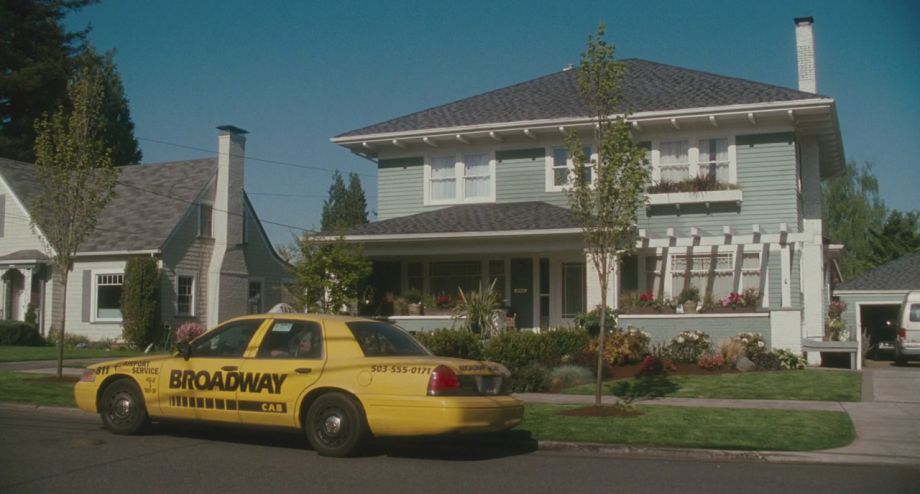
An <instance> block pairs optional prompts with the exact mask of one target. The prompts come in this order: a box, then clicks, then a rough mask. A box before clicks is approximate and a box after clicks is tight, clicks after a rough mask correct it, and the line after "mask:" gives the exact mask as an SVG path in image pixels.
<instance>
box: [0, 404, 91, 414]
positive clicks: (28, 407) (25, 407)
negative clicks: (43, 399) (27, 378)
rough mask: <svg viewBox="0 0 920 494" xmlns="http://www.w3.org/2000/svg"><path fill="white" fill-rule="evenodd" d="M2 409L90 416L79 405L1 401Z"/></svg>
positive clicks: (0, 408) (0, 407)
mask: <svg viewBox="0 0 920 494" xmlns="http://www.w3.org/2000/svg"><path fill="white" fill-rule="evenodd" d="M0 410H15V411H19V412H35V413H48V414H54V415H77V416H79V415H82V416H88V415H90V414H88V413H87V412H84V411H83V410H80V409H79V408H77V407H59V406H51V405H35V404H32V403H10V402H0Z"/></svg>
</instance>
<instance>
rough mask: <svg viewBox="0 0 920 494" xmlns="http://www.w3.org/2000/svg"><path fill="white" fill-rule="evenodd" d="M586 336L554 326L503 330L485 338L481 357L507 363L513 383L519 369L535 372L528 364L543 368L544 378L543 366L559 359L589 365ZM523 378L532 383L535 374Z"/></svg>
mask: <svg viewBox="0 0 920 494" xmlns="http://www.w3.org/2000/svg"><path fill="white" fill-rule="evenodd" d="M588 339H589V338H588V333H587V332H585V331H583V330H567V329H556V330H553V331H546V332H543V333H540V334H536V333H531V332H528V331H520V332H506V333H502V334H499V335H497V336H494V337H492V338H490V339H488V340H486V342H485V344H484V345H483V349H482V358H483V359H485V360H491V361H493V362H498V363H500V364H502V365H504V366H505V367H507V368H508V370H509V371H511V375H512V378H513V382H515V383H516V382H518V380H519V379H520V376H521V373H526V372H530V373H532V374H533V373H535V372H536V371H534V370H533V369H529V370H527V369H525V368H526V367H528V366H531V365H539V366H540V367H541V368H542V369H543V377H544V379H547V370H546V369H547V368H549V367H556V366H558V365H560V364H563V363H566V364H581V363H588V364H589V365H590V360H591V359H590V358H588V357H587V354H586V352H585V349H586V347H587V342H588ZM527 382H529V383H530V384H533V382H535V378H527ZM515 386H517V385H515ZM528 386H529V384H528Z"/></svg>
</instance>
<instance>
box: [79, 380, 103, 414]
mask: <svg viewBox="0 0 920 494" xmlns="http://www.w3.org/2000/svg"><path fill="white" fill-rule="evenodd" d="M96 389H97V386H96V383H95V382H86V381H79V382H77V384H76V385H75V386H74V387H73V397H74V400H75V401H76V402H77V407H78V408H80V410H83V411H84V412H91V413H97V412H98V410H97V409H96Z"/></svg>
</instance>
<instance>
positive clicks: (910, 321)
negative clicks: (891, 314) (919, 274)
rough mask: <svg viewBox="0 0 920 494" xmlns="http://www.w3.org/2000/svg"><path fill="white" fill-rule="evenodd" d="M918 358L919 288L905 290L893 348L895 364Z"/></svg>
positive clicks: (919, 336) (919, 349)
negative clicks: (910, 290) (895, 342)
mask: <svg viewBox="0 0 920 494" xmlns="http://www.w3.org/2000/svg"><path fill="white" fill-rule="evenodd" d="M909 359H910V360H920V290H915V291H912V292H907V295H906V296H904V302H903V303H901V312H900V313H899V314H898V339H897V344H896V345H895V348H894V363H895V365H904V364H906V363H907V361H908V360H909Z"/></svg>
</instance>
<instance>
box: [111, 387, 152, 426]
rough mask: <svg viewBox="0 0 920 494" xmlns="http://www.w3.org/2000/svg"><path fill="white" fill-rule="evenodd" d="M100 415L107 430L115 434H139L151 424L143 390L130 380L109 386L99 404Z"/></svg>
mask: <svg viewBox="0 0 920 494" xmlns="http://www.w3.org/2000/svg"><path fill="white" fill-rule="evenodd" d="M99 414H100V415H101V416H102V423H103V424H105V427H106V429H108V430H109V431H111V432H112V433H113V434H125V435H129V434H137V433H138V432H140V431H141V430H142V429H144V427H146V426H147V424H148V423H149V422H150V417H149V416H148V415H147V407H146V406H144V399H143V397H142V396H141V390H140V389H138V387H137V385H136V384H134V382H132V381H130V380H128V379H119V380H118V381H115V382H113V383H111V384H109V385H108V386H106V388H105V391H104V392H103V393H102V399H101V400H100V402H99Z"/></svg>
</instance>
